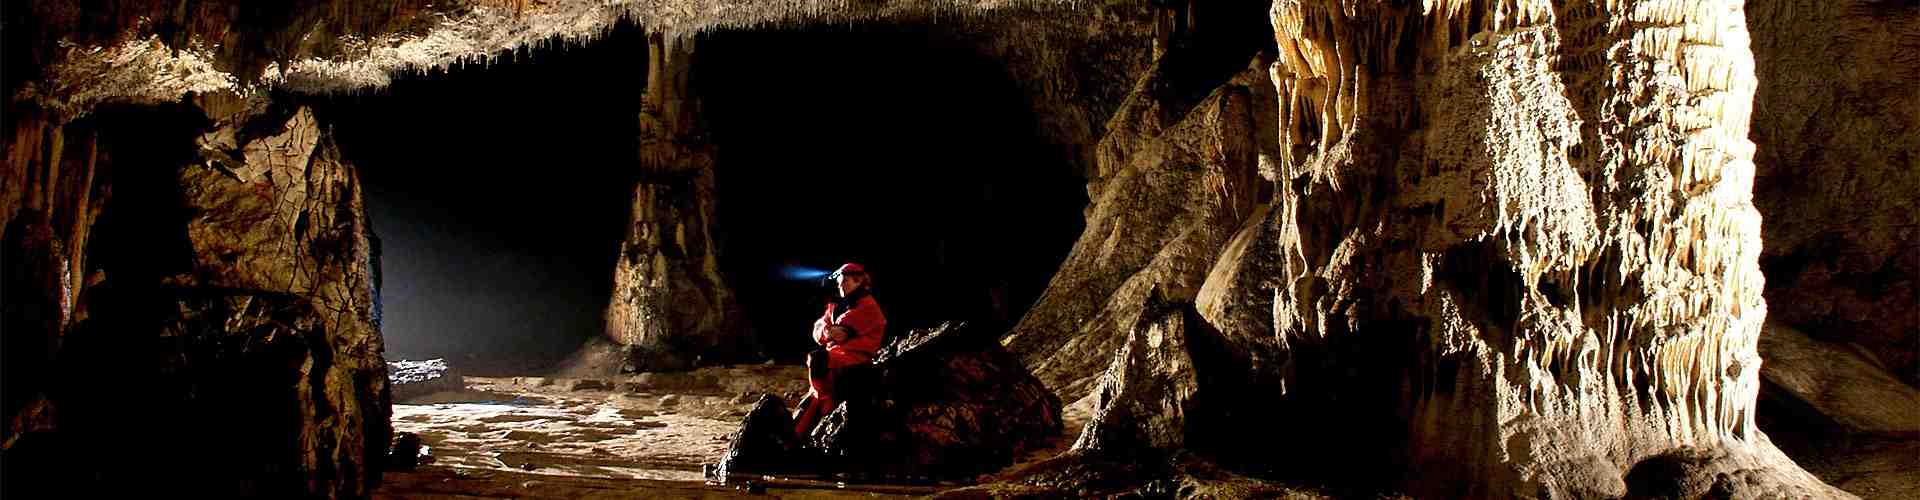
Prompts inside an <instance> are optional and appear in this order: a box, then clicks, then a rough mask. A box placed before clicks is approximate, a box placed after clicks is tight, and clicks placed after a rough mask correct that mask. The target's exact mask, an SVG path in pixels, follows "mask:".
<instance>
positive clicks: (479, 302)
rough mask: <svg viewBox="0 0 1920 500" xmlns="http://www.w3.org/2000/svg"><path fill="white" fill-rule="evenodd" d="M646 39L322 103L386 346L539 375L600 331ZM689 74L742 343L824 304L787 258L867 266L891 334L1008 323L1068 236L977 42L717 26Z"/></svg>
mask: <svg viewBox="0 0 1920 500" xmlns="http://www.w3.org/2000/svg"><path fill="white" fill-rule="evenodd" d="M644 48H645V41H644V39H643V37H642V35H641V33H640V32H639V30H637V29H634V28H633V27H630V26H623V27H621V28H619V29H616V30H615V31H613V32H612V33H610V34H609V35H608V36H606V37H605V38H603V39H601V40H599V41H596V42H593V43H590V44H587V45H585V46H581V47H571V48H549V49H538V50H533V51H526V52H522V53H520V54H518V55H517V56H516V57H508V58H502V59H500V60H499V61H497V62H496V63H494V64H492V65H488V66H485V67H481V66H468V67H463V68H455V69H451V70H447V71H436V72H433V73H430V74H426V75H418V76H414V77H410V78H405V79H400V80H397V81H396V82H394V84H393V85H392V86H391V87H390V88H389V89H388V90H386V91H383V92H377V93H371V94H366V95H354V96H340V97H335V98H332V99H330V100H329V101H328V102H327V103H325V105H324V106H323V107H322V111H323V116H324V117H325V118H327V119H328V120H329V123H332V124H333V126H334V127H335V130H336V133H337V134H338V137H339V142H340V145H341V149H342V152H343V154H344V155H345V156H346V158H347V159H348V160H349V161H351V162H353V163H354V164H355V165H357V166H358V167H359V169H360V172H361V175H362V178H363V180H364V182H365V183H366V199H367V203H368V206H369V209H370V210H369V211H370V213H371V216H372V218H373V227H374V229H375V231H376V233H377V234H378V235H379V237H380V239H381V241H382V247H383V253H384V258H383V259H382V261H383V266H382V268H383V274H384V277H383V282H384V283H383V285H384V286H383V302H384V314H383V319H384V328H383V330H384V334H385V336H386V341H387V356H388V358H390V359H400V358H427V357H447V358H450V359H453V360H455V362H457V363H460V364H462V365H464V366H466V367H467V368H468V369H469V370H471V371H472V372H473V373H493V374H526V373H537V372H541V371H544V370H546V369H549V368H550V367H552V366H553V365H554V364H555V363H557V362H559V361H560V360H561V359H562V358H563V357H565V356H566V355H567V354H568V353H569V352H570V351H572V350H573V349H575V348H577V347H578V346H579V345H580V344H581V343H582V342H583V341H585V340H586V339H588V338H591V337H593V336H594V335H597V334H598V333H599V332H600V329H601V325H602V318H601V314H602V311H603V310H604V308H605V307H606V305H607V300H608V296H609V294H610V290H611V285H612V283H611V280H612V272H611V269H612V266H613V261H614V259H615V257H616V253H617V249H618V247H619V242H620V238H621V237H622V235H623V234H624V232H625V229H624V226H625V224H626V223H627V218H628V216H629V203H630V202H631V199H632V187H633V185H634V183H635V182H636V180H637V176H635V175H634V167H633V166H632V165H634V164H635V153H634V151H635V149H636V140H635V137H636V135H637V125H636V123H637V118H636V117H637V115H638V113H639V104H640V95H639V93H640V91H641V89H643V88H645V78H646V76H645V68H644V65H645V60H644V58H643V57H641V56H640V54H644V53H645V50H644ZM692 78H693V84H692V87H693V89H694V90H695V91H696V92H698V93H700V94H701V97H702V98H703V100H704V104H703V106H704V107H703V109H702V112H701V114H702V115H703V116H704V117H705V118H706V120H707V126H708V127H709V130H710V131H711V134H712V137H711V140H712V141H713V142H714V143H715V144H716V146H717V148H718V151H719V152H718V155H719V156H718V158H717V161H718V166H717V167H716V170H717V176H718V177H717V184H718V186H717V195H716V196H717V200H718V201H717V210H718V214H717V224H718V228H717V232H716V234H715V235H714V236H715V238H716V239H717V240H718V241H719V242H720V258H721V266H722V272H723V275H725V276H726V277H727V278H728V279H729V281H730V282H731V284H732V286H733V288H734V291H735V296H736V297H737V298H738V300H739V302H740V304H741V305H742V309H743V310H744V312H745V314H746V315H747V316H748V317H747V318H746V320H747V321H746V322H745V324H746V325H747V328H748V330H749V332H750V333H749V334H750V335H753V336H752V337H750V340H749V343H750V344H751V345H753V346H755V347H756V349H755V350H756V351H757V352H758V354H759V355H763V356H770V357H773V358H778V359H784V360H789V361H792V360H796V359H797V357H798V355H799V354H800V353H802V352H804V351H805V350H806V349H807V348H808V346H809V340H808V339H807V338H806V335H805V332H806V330H807V328H808V325H809V324H810V322H811V321H812V319H813V315H815V314H818V308H819V307H821V304H822V303H823V301H824V299H825V297H826V290H825V289H823V288H821V287H819V286H818V284H817V282H813V281H795V280H789V279H785V278H783V276H782V273H783V272H784V271H787V270H791V269H794V268H824V269H832V268H833V266H837V265H838V264H839V263H841V262H843V261H857V262H861V263H863V264H865V265H867V266H868V267H869V268H870V270H871V271H872V272H873V273H874V275H875V277H876V281H877V286H876V296H877V297H878V298H879V299H880V300H881V302H882V304H883V307H884V308H885V310H886V311H887V313H888V315H889V316H890V317H891V318H892V320H893V322H892V324H893V325H894V327H895V328H894V330H895V331H902V329H904V328H908V327H916V326H926V325H930V324H934V323H937V322H939V321H943V320H948V319H969V320H975V321H980V320H986V321H995V322H1001V321H1011V320H1013V319H1017V317H1018V315H1019V314H1020V313H1022V312H1023V311H1024V310H1025V309H1026V307H1027V306H1029V305H1030V304H1031V303H1032V302H1033V300H1034V298H1035V297H1037V296H1038V294H1039V292H1040V291H1041V289H1042V288H1044V286H1045V285H1046V282H1047V279H1048V278H1049V277H1050V275H1051V272H1052V271H1053V270H1054V269H1055V268H1056V267H1057V266H1058V264H1059V262H1060V260H1061V259H1062V258H1063V257H1064V256H1065V255H1066V252H1067V251H1068V250H1069V247H1070V246H1071V245H1072V242H1073V238H1074V237H1075V236H1077V235H1078V234H1079V232H1080V228H1081V210H1082V208H1083V207H1084V206H1085V204H1086V196H1085V194H1084V193H1085V191H1084V188H1083V183H1082V181H1081V180H1080V179H1079V178H1078V177H1077V175H1076V174H1075V172H1074V171H1073V169H1072V167H1071V165H1070V164H1069V163H1067V162H1066V161H1065V160H1064V159H1063V158H1064V156H1063V155H1062V154H1061V153H1060V149H1059V148H1058V147H1056V146H1054V145H1050V144H1046V143H1044V142H1043V141H1040V140H1039V139H1036V138H1035V135H1036V134H1035V133H1034V127H1035V123H1036V120H1035V119H1034V117H1033V116H1032V115H1031V113H1032V111H1031V109H1030V108H1029V107H1028V105H1027V104H1026V102H1025V101H1024V98H1023V96H1022V95H1021V94H1020V93H1019V91H1018V89H1016V88H1015V87H1014V86H1013V83H1012V82H1011V81H1009V80H1008V75H1006V74H1005V70H1004V69H1003V68H1002V67H1000V66H999V65H997V64H996V63H995V62H994V61H993V60H991V59H989V58H987V57H985V56H982V55H980V54H978V53H976V52H975V51H974V50H973V49H970V48H966V47H963V46H957V45H955V46H946V45H941V44H939V43H937V42H931V41H929V37H928V36H926V34H925V33H924V31H916V30H914V29H910V28H901V27H886V28H853V29H849V28H845V27H834V28H827V29H815V30H804V31H799V30H795V31H775V32H721V33H716V34H711V35H707V36H704V37H702V38H701V39H700V40H699V43H698V46H697V51H696V58H695V66H694V74H693V76H692ZM719 361H727V360H719ZM735 361H753V360H752V359H746V360H735Z"/></svg>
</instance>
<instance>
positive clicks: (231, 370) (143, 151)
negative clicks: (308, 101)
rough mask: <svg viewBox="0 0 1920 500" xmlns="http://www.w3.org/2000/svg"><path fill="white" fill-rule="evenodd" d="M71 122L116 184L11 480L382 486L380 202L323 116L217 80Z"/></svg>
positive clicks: (13, 458)
mask: <svg viewBox="0 0 1920 500" xmlns="http://www.w3.org/2000/svg"><path fill="white" fill-rule="evenodd" d="M68 129H69V130H73V129H82V130H84V129H91V130H92V132H91V133H90V134H89V135H88V137H90V138H91V143H90V145H89V146H88V148H89V150H91V151H90V154H89V155H88V159H89V163H90V164H93V165H94V169H97V172H95V173H96V174H98V175H97V178H99V179H106V178H111V179H112V180H113V183H112V184H111V186H113V188H112V189H108V188H107V186H108V185H107V184H106V183H105V182H101V181H96V182H99V184H97V185H96V186H97V190H98V191H102V192H106V191H111V192H112V193H113V196H112V197H110V198H108V199H107V201H105V202H104V203H101V204H98V205H99V206H101V209H100V212H99V214H98V220H99V222H98V223H97V224H93V225H91V226H92V227H90V228H88V229H90V232H83V233H81V234H83V235H84V236H81V237H80V238H77V239H91V241H93V243H92V245H90V246H86V248H87V252H86V253H85V255H86V257H87V262H86V263H85V264H86V267H84V268H82V269H86V270H87V271H88V274H87V275H86V277H85V278H84V281H82V280H81V279H78V278H76V279H72V280H69V281H70V284H68V285H63V286H67V287H68V288H66V289H67V290H72V292H71V293H72V296H74V297H76V299H75V300H73V301H72V302H70V303H68V304H67V305H63V306H62V307H61V310H62V311H66V313H65V314H63V315H61V316H59V317H58V320H59V321H60V322H62V323H63V326H64V329H56V330H54V331H53V332H52V333H50V334H49V336H50V338H52V339H53V341H52V342H51V344H52V345H51V346H49V347H50V348H49V349H48V350H46V351H42V352H36V353H35V354H41V353H44V354H45V355H46V356H47V359H46V360H45V361H44V362H43V363H42V364H40V365H39V366H38V367H37V368H39V371H38V373H41V374H43V375H46V376H44V377H42V378H39V379H37V380H35V382H37V383H36V384H35V385H36V387H29V388H27V389H28V390H30V391H32V392H36V393H38V394H40V395H41V399H40V400H39V402H38V403H37V405H38V406H37V407H35V408H34V409H30V410H28V411H25V412H22V413H18V414H10V416H12V417H15V418H16V420H15V422H18V423H20V424H21V425H16V426H10V436H9V443H8V445H9V446H8V447H7V449H6V452H5V453H6V455H7V456H6V459H7V463H8V467H9V471H8V472H9V476H10V477H12V478H14V479H12V480H10V481H9V484H8V488H9V491H10V492H21V493H23V494H24V493H25V492H35V491H44V490H40V489H38V488H40V487H46V486H50V485H60V486H59V487H60V488H61V491H81V492H96V493H114V492H118V493H132V492H137V491H143V490H144V489H145V488H149V487H151V486H152V485H155V484H169V485H176V486H178V487H179V488H182V491H194V492H198V493H204V494H207V495H211V496H274V497H341V496H344V497H357V496H364V495H366V494H368V493H369V492H370V491H371V487H372V485H373V484H374V483H376V482H377V481H378V476H379V471H378V469H376V468H372V467H371V466H370V464H372V463H374V462H373V459H374V457H378V456H381V455H383V454H384V453H385V449H386V443H387V440H388V434H389V432H390V431H389V426H388V423H387V414H388V404H389V403H388V400H389V399H388V398H389V396H388V389H387V378H386V366H385V364H384V361H383V360H382V359H381V350H382V347H381V345H382V343H381V339H380V335H379V332H378V331H377V330H376V329H375V328H374V327H373V325H372V311H371V302H372V299H371V297H372V286H373V285H372V282H371V277H370V275H371V263H370V262H369V249H368V244H367V239H366V232H365V226H364V224H365V222H364V221H365V217H366V215H365V212H364V209H363V207H362V206H361V204H360V192H359V183H358V181H357V179H356V178H355V176H354V174H353V171H352V168H351V167H350V166H348V165H345V164H343V163H341V162H340V161H339V156H338V152H337V151H336V150H335V149H334V147H333V145H332V143H331V141H330V140H328V139H327V133H326V132H325V131H324V129H323V127H321V126H320V124H319V123H318V122H317V121H316V120H315V118H314V115H313V114H312V113H311V112H310V111H308V110H307V109H305V108H301V107H296V106H291V105H285V104H276V103H274V102H273V101H270V100H267V99H242V98H238V97H235V96H232V95H231V94H225V95H207V96H199V97H196V98H195V99H194V100H193V101H192V102H191V103H188V104H181V105H173V106H167V107H164V108H162V109H160V110H152V109H134V110H126V111H124V112H122V113H110V114H107V115H105V116H99V117H95V118H93V119H90V120H89V121H88V122H86V123H82V124H77V125H71V126H69V127H68ZM156 129H157V130H159V132H155V130H156ZM28 165H29V166H30V167H41V165H36V164H31V163H29V164H28ZM57 177H58V176H50V177H48V178H57ZM77 185H84V184H77ZM67 193H68V195H69V196H71V193H72V191H68V192H67ZM33 232H34V231H26V232H23V233H22V234H29V233H33ZM69 241H70V240H69ZM29 248H31V246H29ZM76 265H77V263H76ZM54 269H61V270H63V271H64V270H65V269H67V268H66V267H54ZM9 282H10V283H9V284H10V285H13V284H18V283H19V282H17V281H14V280H11V279H9ZM12 319H14V318H9V320H12ZM8 334H9V340H10V341H11V339H13V338H16V337H13V335H14V334H13V332H12V330H11V329H9V332H8ZM9 347H10V348H11V347H12V346H11V345H10V346H9ZM9 351H10V352H11V349H9ZM13 388H14V387H9V389H13ZM10 409H11V408H10ZM22 417H24V421H23V420H21V418H22ZM108 450H165V451H166V455H165V456H161V457H154V459H152V460H146V461H142V462H141V463H138V464H127V465H125V466H117V467H108V466H102V465H101V464H102V462H101V458H100V454H102V453H112V452H111V451H108ZM13 488H18V489H13Z"/></svg>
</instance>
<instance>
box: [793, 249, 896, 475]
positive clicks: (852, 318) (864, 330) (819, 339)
mask: <svg viewBox="0 0 1920 500" xmlns="http://www.w3.org/2000/svg"><path fill="white" fill-rule="evenodd" d="M828 278H830V279H833V280H834V281H835V282H836V283H838V284H839V285H840V297H839V298H837V299H835V300H833V301H831V302H829V303H827V311H826V313H824V314H821V315H820V319H819V320H816V321H814V322H813V342H814V343H816V344H820V349H818V350H815V351H813V353H811V354H808V355H807V384H808V385H809V386H811V388H810V389H809V390H808V391H807V397H806V398H804V399H801V400H800V409H799V411H800V413H799V415H798V416H796V417H794V419H793V420H794V434H797V435H799V436H801V437H803V438H804V437H805V436H806V435H807V434H808V433H810V432H812V431H813V426H814V425H815V424H817V423H818V422H819V421H820V419H821V418H822V417H825V416H826V415H827V412H830V411H833V406H834V405H836V404H839V402H838V401H835V400H834V398H833V377H834V375H835V374H837V373H839V372H840V371H841V370H842V369H844V368H846V367H849V366H853V365H856V364H860V363H866V362H868V361H872V360H873V355H874V352H876V351H879V350H880V341H881V339H882V337H884V336H885V335H886V331H887V316H886V315H885V314H881V313H880V303H878V302H874V301H873V293H872V292H870V291H869V290H868V288H867V285H869V284H871V283H872V278H870V277H868V276H867V270H866V269H865V268H862V267H860V265H859V264H852V263H849V264H847V265H844V266H840V269H839V270H837V271H834V272H833V274H832V275H830V276H828Z"/></svg>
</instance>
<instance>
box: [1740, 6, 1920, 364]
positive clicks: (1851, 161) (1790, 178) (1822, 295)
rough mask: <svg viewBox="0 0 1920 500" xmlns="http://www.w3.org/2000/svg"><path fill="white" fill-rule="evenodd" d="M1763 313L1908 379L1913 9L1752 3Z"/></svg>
mask: <svg viewBox="0 0 1920 500" xmlns="http://www.w3.org/2000/svg"><path fill="white" fill-rule="evenodd" d="M1746 13H1747V22H1748V24H1750V25H1751V27H1752V31H1753V33H1754V35H1753V55H1754V62H1755V68H1756V70H1755V72H1756V74H1757V76H1758V77H1759V79H1760V88H1759V91H1758V93H1757V95H1756V96H1755V98H1754V111H1753V134H1752V137H1753V141H1754V142H1755V143H1757V144H1758V145H1759V149H1758V150H1757V151H1756V152H1755V154H1754V162H1755V163H1756V164H1757V165H1758V166H1759V171H1758V172H1757V174H1756V176H1755V179H1756V180H1755V185H1754V204H1755V205H1756V206H1757V207H1758V208H1759V210H1760V214H1761V215H1762V216H1764V217H1765V219H1766V223H1765V224H1764V231H1765V242H1766V243H1765V245H1764V247H1765V248H1764V249H1763V251H1762V253H1761V261H1760V266H1761V269H1762V270H1763V271H1765V272H1766V275H1767V288H1766V298H1767V305H1768V313H1769V316H1768V317H1769V318H1771V319H1772V320H1774V321H1779V322H1782V323H1784V324H1787V325H1791V326H1793V327H1796V328H1798V329H1800V330H1802V331H1805V332H1806V333H1807V334H1808V335H1811V336H1813V337H1814V338H1816V339H1819V340H1823V341H1829V342H1837V343H1840V344H1841V345H1843V346H1844V345H1854V346H1858V347H1857V348H1854V349H1855V350H1857V351H1859V352H1860V353H1861V354H1862V355H1864V356H1866V357H1867V358H1868V359H1870V360H1873V361H1874V362H1876V363H1877V364H1878V365H1880V366H1881V367H1882V368H1883V369H1885V370H1889V371H1891V372H1892V373H1893V374H1894V375H1895V376H1896V377H1898V378H1900V379H1901V380H1904V381H1905V382H1906V383H1907V384H1909V385H1916V384H1920V357H1916V352H1917V351H1920V312H1917V311H1916V310H1915V304H1920V296H1917V295H1915V294H1916V289H1915V286H1916V285H1915V277H1916V276H1920V219H1916V217H1917V216H1916V214H1920V207H1916V206H1915V196H1914V193H1915V192H1917V191H1920V74H1916V72H1915V71H1914V70H1913V68H1915V67H1920V6H1915V5H1914V4H1913V3H1912V2H1893V1H1850V2H1838V3H1836V2H1811V1H1794V0H1754V1H1750V2H1747V4H1746Z"/></svg>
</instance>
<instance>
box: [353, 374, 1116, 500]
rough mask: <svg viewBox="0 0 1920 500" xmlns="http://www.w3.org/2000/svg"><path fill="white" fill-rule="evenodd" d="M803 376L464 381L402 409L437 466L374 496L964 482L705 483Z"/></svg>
mask: <svg viewBox="0 0 1920 500" xmlns="http://www.w3.org/2000/svg"><path fill="white" fill-rule="evenodd" d="M805 377H806V375H805V371H804V369H803V368H801V367H798V366H778V365H762V366H739V367H712V368H704V369H701V370H696V371H693V372H686V373H647V374H641V375H636V376H632V377H624V378H620V379H611V380H609V379H566V378H547V377H472V376H469V377H464V381H465V385H466V390H465V391H460V392H440V393H435V394H430V395H426V396H422V397H417V398H414V399H411V400H406V401H397V402H395V404H394V405H393V427H394V432H396V433H400V432H411V433H414V434H417V435H419V436H420V439H421V443H422V445H424V446H425V447H426V448H427V450H428V453H429V454H430V455H431V456H432V457H433V461H432V462H431V463H429V464H423V465H421V466H420V467H418V468H417V469H415V470H412V471H389V472H387V473H386V474H385V476H384V479H383V480H382V482H381V486H380V487H379V489H377V490H376V491H375V492H374V498H377V499H461V498H565V499H573V500H578V499H599V498H702V499H704V498H749V497H750V498H821V499H831V498H894V497H901V498H904V497H917V496H924V495H928V494H932V493H935V492H939V491H943V490H947V489H952V488H957V487H962V486H967V485H966V484H941V485H899V484H845V483H833V482H823V481H809V480H805V479H802V478H774V479H772V480H769V481H763V482H762V484H763V485H764V486H765V491H764V492H758V491H746V490H744V489H743V488H740V487H739V485H711V484H707V483H706V482H705V481H704V478H703V477H702V474H701V467H702V466H703V465H704V464H707V463H711V462H713V461H714V460H716V459H718V458H719V457H720V455H721V454H722V453H723V452H724V451H725V450H726V447H727V439H728V434H729V433H732V432H733V431H734V430H736V429H737V428H738V427H739V425H740V421H741V419H742V418H744V417H745V415H746V414H747V412H748V411H749V410H751V409H752V408H753V404H754V402H755V401H757V400H758V399H759V397H760V395H761V394H763V393H772V394H776V395H781V396H783V397H786V398H787V399H788V400H789V401H792V400H796V399H797V396H799V395H800V394H802V393H803V392H804V390H805V388H806V382H805V380H806V378H805ZM1068 413H1069V414H1070V415H1069V419H1070V420H1079V421H1070V422H1068V428H1069V429H1070V431H1069V433H1070V434H1071V433H1074V432H1077V430H1078V429H1079V425H1081V424H1083V423H1084V421H1083V420H1080V419H1074V418H1072V417H1075V416H1077V415H1078V414H1081V413H1085V412H1076V411H1072V409H1069V411H1068ZM1082 418H1084V417H1082ZM1072 438H1073V436H1071V435H1069V436H1063V437H1062V438H1061V439H1059V440H1058V443H1059V445H1058V446H1057V447H1056V448H1063V447H1065V446H1066V445H1068V444H1071V443H1072ZM1053 451H1057V450H1049V451H1043V452H1041V453H1036V454H1035V456H1034V457H1032V458H1034V459H1037V458H1040V457H1042V456H1048V455H1051V454H1052V452H1053Z"/></svg>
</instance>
